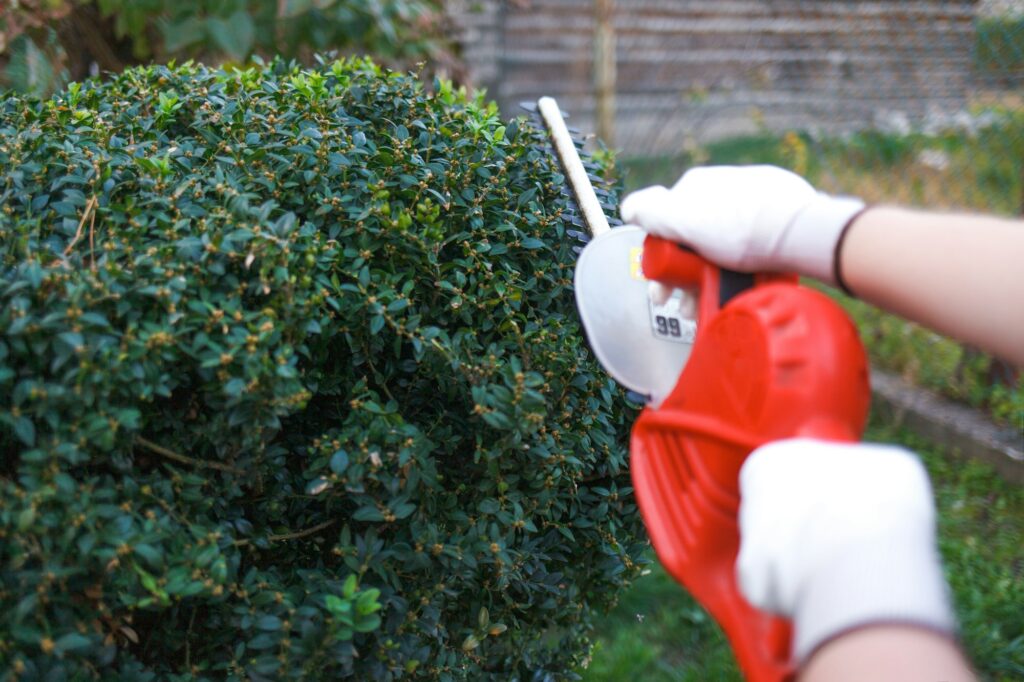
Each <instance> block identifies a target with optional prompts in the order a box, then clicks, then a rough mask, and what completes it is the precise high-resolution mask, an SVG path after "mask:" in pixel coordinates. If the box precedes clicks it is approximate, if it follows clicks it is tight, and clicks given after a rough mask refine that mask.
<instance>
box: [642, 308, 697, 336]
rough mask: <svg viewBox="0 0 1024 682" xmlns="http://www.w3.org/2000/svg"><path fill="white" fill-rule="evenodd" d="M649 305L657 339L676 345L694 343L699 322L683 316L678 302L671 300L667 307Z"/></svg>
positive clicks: (652, 327)
mask: <svg viewBox="0 0 1024 682" xmlns="http://www.w3.org/2000/svg"><path fill="white" fill-rule="evenodd" d="M649 304H650V311H651V330H652V331H653V332H654V336H655V337H657V338H659V339H663V340H665V341H673V342H675V343H693V341H694V339H695V338H696V337H697V321H696V320H691V319H689V318H687V317H684V316H683V315H682V313H681V312H680V311H679V302H678V300H676V299H674V298H673V299H669V300H668V302H666V303H665V305H654V303H653V302H649Z"/></svg>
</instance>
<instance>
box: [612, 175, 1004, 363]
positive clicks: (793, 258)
mask: <svg viewBox="0 0 1024 682" xmlns="http://www.w3.org/2000/svg"><path fill="white" fill-rule="evenodd" d="M622 215H623V218H624V219H625V220H626V222H630V223H634V224H637V225H639V226H640V227H642V228H643V229H645V230H647V231H648V232H650V233H652V234H657V235H659V236H663V237H666V238H669V239H673V240H675V241H681V242H684V243H687V244H689V245H690V246H692V247H693V248H694V249H695V250H697V251H698V252H699V253H701V254H702V255H703V256H705V257H706V258H708V259H709V260H711V261H713V262H716V263H718V264H719V265H722V266H723V267H729V268H732V269H736V270H741V271H746V272H750V271H755V270H764V271H780V270H788V271H795V272H798V273H800V274H802V275H806V276H810V277H814V278H816V279H819V280H821V281H824V282H826V283H828V284H845V286H846V287H848V289H849V290H850V291H852V292H853V293H854V294H856V295H857V296H859V297H860V298H862V299H864V300H866V301H869V302H871V303H874V304H876V305H878V306H879V307H881V308H884V309H886V310H890V311H892V312H896V313H898V314H900V315H903V316H905V317H907V318H908V319H911V320H913V321H915V322H920V323H922V324H924V325H926V326H928V327H930V328H932V329H934V330H936V331H939V332H942V333H946V334H950V335H952V336H955V337H957V338H959V339H961V340H964V341H968V342H970V343H973V344H975V345H977V346H979V347H981V348H984V349H985V350H988V351H990V352H992V353H994V354H996V355H998V356H1001V357H1003V358H1005V359H1007V360H1009V361H1011V362H1014V363H1017V364H1021V365H1024V304H1022V301H1024V276H1021V275H1020V274H1019V273H1020V272H1021V271H1022V269H1021V263H1022V262H1024V222H1019V221H1010V220H1001V219H998V218H991V217H985V216H976V215H966V214H940V213H926V212H920V211H910V210H906V209H897V208H889V207H875V208H870V209H867V210H864V205H863V203H862V202H860V201H858V200H856V199H849V198H837V197H830V196H828V195H825V194H822V193H820V192H816V191H815V190H814V188H813V187H811V186H810V185H809V184H808V183H807V182H806V181H805V180H803V178H800V177H799V176H797V175H795V174H793V173H790V172H789V171H785V170H783V169H781V168H775V167H772V166H747V167H732V166H718V167H706V168H695V169H693V170H691V171H689V172H687V173H686V174H685V175H684V176H683V177H682V178H680V180H679V181H678V182H677V183H676V185H675V186H673V187H672V188H671V189H667V188H664V187H650V188H646V189H643V190H640V191H638V192H634V193H633V194H631V195H630V196H628V197H626V199H625V201H624V202H623V206H622ZM837 257H838V261H837ZM837 265H838V268H837ZM837 276H838V277H839V278H841V281H840V280H837Z"/></svg>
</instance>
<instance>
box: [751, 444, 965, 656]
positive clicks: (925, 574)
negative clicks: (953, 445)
mask: <svg viewBox="0 0 1024 682" xmlns="http://www.w3.org/2000/svg"><path fill="white" fill-rule="evenodd" d="M739 523H740V552H739V558H738V559H737V562H736V572H737V578H738V582H739V585H740V590H741V591H742V592H743V595H744V596H745V597H746V598H747V600H748V601H750V603H751V604H753V605H754V606H757V607H758V608H761V609H763V610H765V611H769V612H772V613H777V614H780V615H783V616H787V617H789V618H791V619H792V620H793V624H794V627H795V642H794V653H795V656H796V659H797V661H798V662H800V663H803V662H804V661H805V660H806V658H807V657H808V656H809V655H810V654H811V653H812V652H813V651H814V650H815V649H816V648H817V647H818V646H820V645H821V644H824V643H825V642H826V641H828V640H830V639H832V638H833V637H835V636H837V635H839V634H841V633H843V632H844V631H846V630H849V629H851V628H855V627H858V626H861V625H866V624H872V623H912V624H917V625H921V626H924V627H927V628H930V629H933V630H937V631H941V632H946V633H951V632H952V631H953V630H954V628H955V622H954V618H953V613H952V610H951V608H950V602H949V596H948V593H947V587H946V583H945V579H944V577H943V574H942V567H941V563H940V558H939V554H938V550H937V548H936V537H935V508H934V504H933V502H932V491H931V486H930V484H929V482H928V475H927V473H926V472H925V470H924V467H923V466H922V465H921V463H920V461H919V460H918V459H917V458H916V457H915V456H914V455H913V454H912V453H910V452H908V451H907V450H904V449H902V448H897V447H893V446H886V445H868V444H841V443H828V442H824V441H816V440H810V439H793V440H784V441H778V442H775V443H771V444H769V445H766V446H763V447H761V448H758V449H757V450H755V451H754V453H753V454H751V455H750V457H749V458H748V459H747V461H746V462H745V463H744V465H743V468H742V469H741V471H740V514H739Z"/></svg>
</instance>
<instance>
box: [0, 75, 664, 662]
mask: <svg viewBox="0 0 1024 682" xmlns="http://www.w3.org/2000/svg"><path fill="white" fill-rule="evenodd" d="M542 142H543V139H542V137H541V136H540V135H539V134H538V133H537V132H536V131H534V130H533V129H531V128H529V127H528V126H527V125H526V124H520V123H517V122H512V123H510V124H508V125H507V127H506V125H504V124H503V123H502V121H501V120H500V119H499V117H498V116H497V113H496V109H495V108H494V107H493V105H486V104H484V103H483V102H481V101H479V100H472V99H467V97H466V95H465V94H463V93H460V92H453V91H452V89H451V87H450V86H448V85H446V84H445V83H436V84H435V91H434V92H433V93H428V92H427V91H425V90H424V89H423V88H422V87H421V86H420V85H419V84H418V82H417V80H416V79H415V78H414V77H411V76H403V75H398V74H393V73H382V72H381V71H380V69H379V68H378V67H376V66H374V65H373V64H371V63H369V62H367V61H361V60H352V61H339V62H334V63H331V64H324V65H322V66H321V67H318V68H316V69H312V70H302V69H300V68H298V67H296V66H294V65H288V64H285V63H282V62H275V63H273V64H271V65H269V66H266V67H258V68H252V69H248V70H240V71H224V70H209V69H206V68H202V67H196V66H192V65H185V66H182V67H178V68H176V69H168V68H165V67H150V68H145V69H135V70H129V71H127V72H125V73H124V74H123V75H121V76H119V77H117V78H116V79H115V80H113V81H111V82H109V83H105V84H99V83H95V82H89V83H86V84H84V85H76V84H73V85H72V86H71V87H70V88H69V89H68V90H67V91H65V92H63V93H61V94H60V95H58V96H56V97H54V98H53V99H51V100H49V101H44V102H39V101H34V100H29V99H22V98H19V97H18V96H14V95H7V96H6V97H5V98H2V99H0V169H2V175H0V671H3V670H7V671H10V673H11V675H12V676H13V677H14V678H25V679H36V678H43V677H45V678H46V679H55V680H56V679H83V678H90V677H92V678H99V679H121V680H133V679H192V677H191V676H192V675H196V676H199V677H200V678H202V677H208V678H224V677H225V676H227V677H230V678H235V679H239V678H248V679H254V680H260V679H282V678H291V677H310V678H327V677H331V678H336V677H343V676H346V675H351V676H356V677H358V678H360V679H375V680H383V679H390V678H392V677H401V676H403V675H405V676H411V677H424V678H431V679H437V678H440V679H452V678H473V679H480V678H484V677H488V676H490V677H494V678H496V679H547V678H550V677H559V678H561V677H563V676H564V675H565V674H566V671H567V670H570V669H571V667H572V666H574V665H578V664H579V663H580V662H581V660H583V659H584V658H585V657H586V655H587V643H586V633H587V631H588V627H589V624H590V623H591V621H592V619H593V617H594V615H595V614H596V613H598V612H599V610H600V609H603V608H605V607H607V606H608V605H609V604H611V603H612V602H614V600H615V599H616V597H617V595H618V594H619V593H620V591H621V588H622V587H623V586H624V585H625V584H626V583H627V582H628V581H629V580H630V579H631V578H632V577H633V576H635V575H636V574H637V572H638V565H637V564H638V562H639V561H640V559H639V557H640V556H642V551H643V544H644V543H643V542H642V541H641V540H640V539H639V537H640V536H641V531H640V521H639V518H638V515H637V514H636V511H635V506H634V502H633V498H632V494H631V491H630V489H629V488H628V487H627V486H628V478H627V474H626V472H625V447H624V435H625V433H626V430H627V428H628V424H629V422H630V421H631V417H632V415H631V414H630V413H629V412H628V408H626V407H624V402H623V399H622V396H621V395H620V393H619V391H618V390H617V389H616V388H615V387H614V386H613V385H612V384H611V383H610V381H609V380H608V379H607V378H605V376H604V375H603V373H602V372H601V371H600V370H599V369H598V368H597V366H596V365H595V364H594V363H593V361H592V360H591V359H590V358H589V357H588V356H587V351H586V346H585V341H584V338H583V335H582V333H581V329H580V326H579V324H578V322H577V320H576V318H575V314H574V310H573V299H572V294H571V291H570V289H569V287H570V280H571V273H572V266H573V262H574V255H573V253H572V251H571V244H570V243H569V242H568V241H567V240H566V239H565V237H564V232H565V223H564V221H563V218H562V217H561V214H562V211H563V209H564V207H565V203H564V202H565V200H564V198H563V197H562V196H561V195H560V193H559V190H560V187H561V180H562V179H561V177H560V176H559V175H558V173H557V172H556V171H555V170H553V169H552V167H551V165H550V161H549V160H548V158H547V157H546V155H545V154H544V153H543V152H542V151H540V147H541V145H542Z"/></svg>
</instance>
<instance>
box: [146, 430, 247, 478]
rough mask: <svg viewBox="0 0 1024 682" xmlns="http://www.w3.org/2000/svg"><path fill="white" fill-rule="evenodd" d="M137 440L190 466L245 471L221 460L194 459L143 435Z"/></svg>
mask: <svg viewBox="0 0 1024 682" xmlns="http://www.w3.org/2000/svg"><path fill="white" fill-rule="evenodd" d="M135 442H136V443H138V444H139V445H141V446H142V447H144V448H146V449H147V450H149V451H150V452H154V453H156V454H158V455H160V456H161V457H166V458H167V459H172V460H174V461H175V462H181V463H182V464H188V465H189V466H194V467H199V468H202V469H216V470H217V471H226V472H228V473H232V474H236V475H238V476H241V475H242V474H243V473H244V472H243V471H242V470H241V469H236V468H235V467H233V466H230V465H227V464H221V463H220V462H207V461H204V460H201V459H194V458H192V457H186V456H185V455H182V454H179V453H177V452H175V451H174V450H169V449H167V448H165V447H164V446H162V445H157V444H156V443H154V442H153V441H151V440H146V439H145V438H143V437H142V436H136V437H135Z"/></svg>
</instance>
